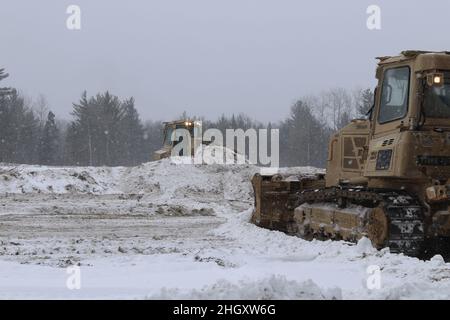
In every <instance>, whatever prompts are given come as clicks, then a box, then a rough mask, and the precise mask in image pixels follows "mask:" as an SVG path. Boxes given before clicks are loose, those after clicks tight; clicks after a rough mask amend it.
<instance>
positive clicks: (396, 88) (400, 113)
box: [378, 67, 410, 123]
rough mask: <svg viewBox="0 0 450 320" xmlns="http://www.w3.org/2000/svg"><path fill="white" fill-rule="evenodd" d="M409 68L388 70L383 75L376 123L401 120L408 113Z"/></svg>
mask: <svg viewBox="0 0 450 320" xmlns="http://www.w3.org/2000/svg"><path fill="white" fill-rule="evenodd" d="M409 78H410V71H409V67H401V68H394V69H388V70H386V72H385V73H384V79H383V86H382V90H381V102H380V112H379V114H378V122H379V123H386V122H390V121H394V120H398V119H402V118H403V117H404V116H405V115H406V112H407V111H408V97H409Z"/></svg>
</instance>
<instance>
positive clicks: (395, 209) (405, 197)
mask: <svg viewBox="0 0 450 320" xmlns="http://www.w3.org/2000/svg"><path fill="white" fill-rule="evenodd" d="M304 203H335V204H337V205H338V206H339V207H341V208H345V206H347V205H349V204H355V205H360V206H364V207H368V208H376V207H379V208H382V209H383V212H384V214H385V216H386V219H387V222H388V223H387V229H388V230H384V231H385V232H387V234H388V236H387V237H386V238H387V239H386V240H385V241H384V242H383V243H382V244H381V245H380V247H389V248H390V251H391V252H393V253H404V254H406V255H409V256H414V257H419V256H420V255H421V254H422V250H423V247H424V243H425V232H424V223H423V222H424V208H423V207H422V205H421V204H420V201H419V200H418V199H417V198H416V197H414V196H412V195H410V194H408V193H407V192H406V191H398V190H385V189H369V188H364V187H332V188H325V189H318V190H304V191H302V192H298V193H297V194H294V195H292V196H291V198H290V201H289V203H288V204H287V205H288V208H291V209H292V208H295V207H298V206H300V205H302V204H304ZM367 226H368V227H371V226H370V221H368V222H367Z"/></svg>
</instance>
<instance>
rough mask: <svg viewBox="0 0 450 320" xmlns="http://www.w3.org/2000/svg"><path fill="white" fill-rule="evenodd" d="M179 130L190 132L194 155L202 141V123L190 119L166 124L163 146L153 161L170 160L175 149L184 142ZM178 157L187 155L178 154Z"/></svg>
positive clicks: (191, 152)
mask: <svg viewBox="0 0 450 320" xmlns="http://www.w3.org/2000/svg"><path fill="white" fill-rule="evenodd" d="M177 129H184V130H187V131H188V132H189V136H190V138H191V151H190V155H193V152H194V147H195V145H196V144H197V143H199V141H201V122H200V121H193V120H190V119H183V120H177V121H172V122H164V129H163V146H162V148H161V149H160V150H158V151H156V152H155V153H154V155H153V160H160V159H163V158H168V157H170V156H171V155H172V150H173V148H174V147H175V146H176V145H177V144H178V143H180V142H181V141H182V139H183V138H184V135H183V134H179V133H178V131H177ZM176 156H186V154H178V155H176Z"/></svg>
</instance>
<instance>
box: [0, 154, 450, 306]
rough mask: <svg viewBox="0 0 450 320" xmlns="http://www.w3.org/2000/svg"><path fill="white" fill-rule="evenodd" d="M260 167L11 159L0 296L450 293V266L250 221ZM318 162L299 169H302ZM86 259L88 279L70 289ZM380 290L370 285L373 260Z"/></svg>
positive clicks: (2, 172)
mask: <svg viewBox="0 0 450 320" xmlns="http://www.w3.org/2000/svg"><path fill="white" fill-rule="evenodd" d="M258 170H259V169H258V168H257V167H254V166H252V165H248V164H246V165H196V166H194V165H175V164H173V163H171V162H170V161H169V160H163V161H158V162H152V163H148V164H143V165H141V166H138V167H135V168H121V167H119V168H106V167H105V168H89V167H85V168H82V167H41V166H25V165H20V166H15V165H7V164H5V165H1V166H0V298H6V299H16V298H25V299H28V298H42V299H59V298H68V299H80V298H83V299H97V298H106V299H108V298H123V299H134V298H138V299H145V298H146V299H172V298H181V299H413V298H419V299H448V298H450V265H449V264H446V263H444V261H443V260H442V259H441V258H440V257H439V256H436V257H434V258H433V259H432V260H430V261H420V260H418V259H415V258H409V257H405V256H403V255H397V254H390V253H389V252H388V250H382V251H376V250H374V249H373V248H372V247H371V245H370V243H368V241H367V239H363V240H361V241H360V242H359V243H358V244H357V245H350V244H348V243H345V242H331V241H326V242H321V241H313V242H307V241H304V240H302V239H299V238H295V237H290V236H287V235H285V234H283V233H280V232H276V231H269V230H265V229H261V228H257V227H256V226H254V225H251V224H250V223H248V221H249V218H250V215H251V211H252V202H253V195H252V190H251V185H250V178H251V176H252V175H253V174H254V173H255V172H258ZM315 172H320V171H318V170H317V169H314V168H289V169H283V170H281V173H282V174H283V175H284V176H286V177H289V178H290V179H296V176H297V175H298V174H300V173H301V174H312V173H315ZM71 265H79V266H80V268H81V289H80V290H69V289H67V287H66V281H67V278H68V274H67V273H66V267H67V266H71ZM371 265H377V266H379V267H380V269H381V288H380V289H374V290H369V289H368V288H367V285H366V283H367V279H368V276H369V274H368V273H367V267H368V266H371Z"/></svg>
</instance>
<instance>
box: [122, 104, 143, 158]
mask: <svg viewBox="0 0 450 320" xmlns="http://www.w3.org/2000/svg"><path fill="white" fill-rule="evenodd" d="M122 108H123V119H122V120H121V128H120V130H121V139H122V140H123V141H122V144H121V146H122V147H123V149H124V150H123V152H122V157H123V159H122V164H123V165H136V164H139V163H142V162H145V161H148V160H149V159H148V158H147V152H146V150H144V128H143V126H142V122H141V119H140V118H139V114H138V112H137V110H136V108H135V107H134V99H133V98H130V99H128V100H125V101H124V102H123V104H122Z"/></svg>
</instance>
